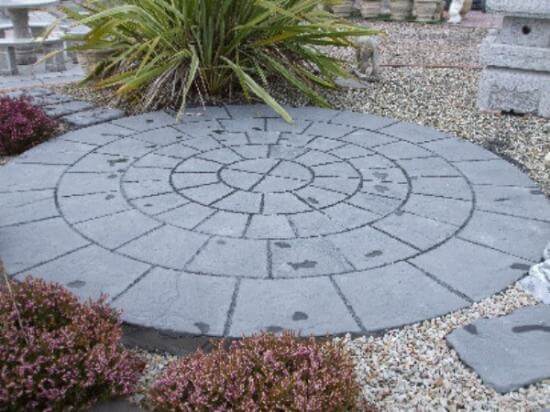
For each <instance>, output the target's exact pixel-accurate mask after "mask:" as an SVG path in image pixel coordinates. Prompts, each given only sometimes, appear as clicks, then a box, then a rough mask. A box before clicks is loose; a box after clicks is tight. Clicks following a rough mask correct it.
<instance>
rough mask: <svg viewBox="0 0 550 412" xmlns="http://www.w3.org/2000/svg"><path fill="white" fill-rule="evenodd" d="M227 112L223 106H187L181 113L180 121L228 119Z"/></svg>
mask: <svg viewBox="0 0 550 412" xmlns="http://www.w3.org/2000/svg"><path fill="white" fill-rule="evenodd" d="M229 118H230V116H229V113H228V111H227V109H226V108H225V107H221V106H219V107H216V106H205V107H202V106H201V107H188V108H186V109H185V111H184V112H183V113H182V116H181V119H180V121H181V123H189V122H197V121H201V122H202V121H205V120H216V119H229Z"/></svg>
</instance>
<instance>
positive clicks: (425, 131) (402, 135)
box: [379, 122, 449, 143]
mask: <svg viewBox="0 0 550 412" xmlns="http://www.w3.org/2000/svg"><path fill="white" fill-rule="evenodd" d="M379 132H381V133H384V134H388V135H391V136H395V137H398V138H399V139H401V140H406V141H408V142H412V143H422V142H426V141H431V140H439V139H446V138H448V137H449V135H448V134H446V133H444V132H440V131H439V130H436V129H432V128H430V127H425V126H422V125H419V124H415V123H409V122H398V123H395V124H392V125H389V126H388V127H384V128H382V129H380V130H379Z"/></svg>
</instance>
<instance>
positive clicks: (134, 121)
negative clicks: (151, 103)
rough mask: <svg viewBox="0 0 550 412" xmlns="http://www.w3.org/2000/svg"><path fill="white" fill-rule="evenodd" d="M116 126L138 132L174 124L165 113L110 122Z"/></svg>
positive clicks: (173, 119) (171, 118) (154, 113)
mask: <svg viewBox="0 0 550 412" xmlns="http://www.w3.org/2000/svg"><path fill="white" fill-rule="evenodd" d="M112 123H113V124H115V125H117V126H123V127H126V128H128V129H131V130H135V131H138V132H144V131H146V130H152V129H160V128H162V127H165V126H171V125H174V124H176V123H177V122H176V119H175V118H174V116H171V115H169V114H168V113H165V112H153V113H145V114H140V115H137V116H130V117H124V118H121V119H117V120H114V121H113V122H112Z"/></svg>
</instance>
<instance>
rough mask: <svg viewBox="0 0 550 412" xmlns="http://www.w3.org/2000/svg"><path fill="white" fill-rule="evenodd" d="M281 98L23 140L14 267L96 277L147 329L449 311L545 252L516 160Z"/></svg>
mask: <svg viewBox="0 0 550 412" xmlns="http://www.w3.org/2000/svg"><path fill="white" fill-rule="evenodd" d="M290 112H291V114H292V115H293V117H294V118H295V123H294V124H293V125H289V124H286V123H285V122H283V121H282V120H280V119H278V118H277V117H276V116H274V115H273V113H272V112H271V111H270V110H269V109H267V108H266V107H264V106H228V107H216V108H208V109H207V110H206V111H203V110H191V111H190V112H189V113H188V114H187V115H186V116H185V118H184V119H183V120H182V121H176V119H175V118H174V117H172V116H170V115H168V114H166V113H160V112H159V113H151V114H145V115H141V116H135V117H127V118H122V119H118V120H114V121H111V122H108V123H103V124H100V125H97V126H93V127H90V128H87V129H81V130H79V131H75V132H70V133H68V134H66V135H64V136H62V137H59V138H57V139H55V140H52V141H50V142H48V143H45V144H43V145H40V146H38V147H36V148H34V149H32V150H30V151H28V152H27V153H25V154H24V155H22V156H20V157H18V158H16V159H14V160H13V161H12V162H11V163H10V164H8V165H7V166H5V167H3V168H1V169H0V203H1V204H2V213H1V214H0V255H1V256H2V258H3V259H4V261H5V263H6V266H7V269H8V270H9V271H10V272H11V273H12V274H14V275H15V276H16V277H17V278H19V279H20V278H22V277H23V276H24V275H25V274H27V273H32V274H34V275H35V276H40V277H43V278H45V279H48V280H53V281H58V282H61V283H63V284H64V285H66V286H67V287H69V288H71V289H72V290H73V291H74V292H75V293H77V294H78V295H79V296H81V297H83V298H84V297H98V296H99V295H100V294H101V293H106V294H108V295H109V296H110V299H111V302H112V304H113V305H115V306H116V307H119V308H121V309H123V311H124V318H125V320H126V321H128V322H130V323H133V324H137V325H141V326H147V327H153V328H157V329H161V330H171V331H175V332H179V333H190V334H196V335H199V334H206V335H212V336H222V335H225V336H240V335H241V334H243V333H252V332H255V331H259V330H270V331H279V330H282V329H284V328H289V329H297V330H299V331H301V332H302V333H304V334H316V335H324V334H326V333H332V334H337V333H344V332H353V333H368V332H372V331H378V330H382V329H386V328H392V327H398V326H401V325H404V324H407V323H411V322H415V321H420V320H423V319H428V318H432V317H435V316H438V315H441V314H444V313H447V312H449V311H452V310H456V309H458V308H461V307H464V306H467V305H470V304H471V303H472V302H474V301H476V300H479V299H482V298H485V297H487V296H490V295H492V294H494V293H495V292H498V291H500V290H501V289H503V288H504V287H506V286H507V285H508V284H510V283H511V282H513V281H515V280H517V279H518V278H519V277H521V276H522V275H523V274H524V273H525V272H526V271H527V269H528V268H529V266H530V265H531V264H532V263H534V262H537V261H538V260H539V258H540V251H541V250H542V248H543V246H544V245H545V244H546V241H547V239H548V238H549V237H550V208H549V204H548V201H547V200H546V199H545V197H544V195H543V194H542V193H541V192H540V191H539V190H538V189H537V187H536V186H535V185H534V183H533V182H532V181H531V180H529V178H528V177H527V176H525V175H524V174H522V173H521V172H520V171H519V170H518V169H516V168H515V167H514V166H512V165H510V164H509V163H506V162H505V161H503V160H501V159H500V158H498V157H497V156H495V155H493V154H492V153H490V152H488V151H485V150H484V149H482V148H480V147H478V146H475V145H473V144H471V143H467V142H465V141H461V140H458V139H456V138H453V137H451V136H448V135H445V134H443V133H440V132H437V131H435V130H433V129H428V128H424V127H421V126H417V125H413V124H408V123H400V122H396V121H393V120H391V119H386V118H381V117H376V116H372V115H367V114H358V113H350V112H338V111H332V110H321V109H316V108H302V109H290Z"/></svg>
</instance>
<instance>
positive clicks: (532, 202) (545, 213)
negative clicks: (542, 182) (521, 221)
mask: <svg viewBox="0 0 550 412" xmlns="http://www.w3.org/2000/svg"><path fill="white" fill-rule="evenodd" d="M476 206H477V208H478V209H481V210H487V211H492V212H496V213H506V214H510V215H514V216H522V217H527V218H530V219H540V220H544V221H547V222H550V200H549V199H548V198H546V197H545V196H544V193H543V192H542V191H541V190H540V189H537V188H523V187H495V186H479V187H476Z"/></svg>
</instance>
